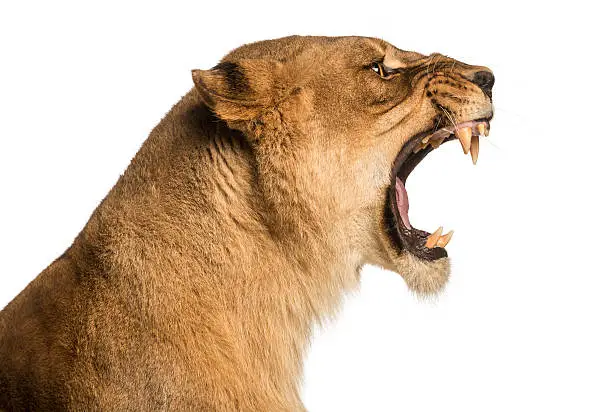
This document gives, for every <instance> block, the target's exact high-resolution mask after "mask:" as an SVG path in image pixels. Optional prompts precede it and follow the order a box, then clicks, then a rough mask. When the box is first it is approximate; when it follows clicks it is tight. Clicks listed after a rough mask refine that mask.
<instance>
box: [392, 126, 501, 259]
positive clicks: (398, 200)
mask: <svg viewBox="0 0 612 412" xmlns="http://www.w3.org/2000/svg"><path fill="white" fill-rule="evenodd" d="M489 121H490V119H479V120H471V121H467V122H463V123H459V124H457V125H453V126H448V127H443V128H440V129H439V130H435V131H433V130H430V131H428V132H424V133H420V134H419V135H417V136H414V137H413V138H411V139H409V140H408V141H407V142H406V144H405V145H404V146H403V147H402V149H401V150H400V152H399V154H398V155H397V157H396V158H395V161H394V162H393V169H392V173H391V184H390V186H389V189H388V191H387V202H386V206H385V226H386V230H387V233H388V235H389V237H390V238H391V240H392V242H393V244H394V246H395V248H396V249H397V251H398V253H401V252H402V251H403V250H408V251H409V252H410V253H412V254H413V255H415V256H417V257H419V258H422V259H425V260H430V261H432V260H436V259H440V258H443V257H446V256H448V254H447V253H446V249H444V248H445V247H446V245H447V244H448V242H450V240H451V237H452V236H453V232H452V231H450V232H448V233H447V234H443V233H442V228H441V227H440V228H438V230H436V231H435V232H433V233H429V232H426V231H424V230H419V229H417V228H415V227H414V226H412V225H411V224H410V219H409V218H408V208H409V202H408V193H407V191H406V187H405V185H404V182H405V181H406V179H407V178H408V176H409V175H410V173H411V172H412V171H413V170H414V168H415V167H416V166H417V165H418V164H419V163H420V162H421V160H423V159H424V158H425V156H427V154H428V153H430V152H431V151H432V150H434V149H437V148H438V147H440V145H442V144H443V143H446V142H449V141H451V140H459V141H460V142H461V147H462V149H463V153H464V154H467V153H470V154H471V157H472V162H473V163H474V164H476V161H477V160H478V149H479V143H480V140H479V138H480V136H488V135H489Z"/></svg>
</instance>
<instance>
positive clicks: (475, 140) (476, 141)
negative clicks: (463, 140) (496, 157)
mask: <svg viewBox="0 0 612 412" xmlns="http://www.w3.org/2000/svg"><path fill="white" fill-rule="evenodd" d="M478 146H480V140H479V138H478V136H472V146H470V154H471V155H472V163H474V164H476V162H477V161H478Z"/></svg>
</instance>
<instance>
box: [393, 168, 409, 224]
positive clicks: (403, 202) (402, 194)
mask: <svg viewBox="0 0 612 412" xmlns="http://www.w3.org/2000/svg"><path fill="white" fill-rule="evenodd" d="M395 201H396V202H397V210H398V211H399V214H400V217H401V218H402V222H404V226H406V228H407V229H411V226H410V221H409V220H408V192H406V188H405V187H404V184H403V183H402V181H401V180H400V178H399V177H396V178H395Z"/></svg>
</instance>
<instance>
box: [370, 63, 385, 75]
mask: <svg viewBox="0 0 612 412" xmlns="http://www.w3.org/2000/svg"><path fill="white" fill-rule="evenodd" d="M370 68H371V69H372V70H373V71H374V73H376V74H378V75H379V76H380V77H386V76H387V72H386V71H385V66H383V65H382V63H380V62H376V63H372V66H371V67H370Z"/></svg>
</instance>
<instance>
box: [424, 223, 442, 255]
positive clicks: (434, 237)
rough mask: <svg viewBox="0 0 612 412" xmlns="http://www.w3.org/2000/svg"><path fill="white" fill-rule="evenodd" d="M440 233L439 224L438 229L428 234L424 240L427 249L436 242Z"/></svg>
mask: <svg viewBox="0 0 612 412" xmlns="http://www.w3.org/2000/svg"><path fill="white" fill-rule="evenodd" d="M440 235H442V226H440V227H439V228H438V230H436V231H435V232H433V233H432V234H431V235H429V237H428V238H427V242H425V247H428V248H429V249H431V248H433V247H434V246H435V245H436V244H437V243H438V239H440Z"/></svg>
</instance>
